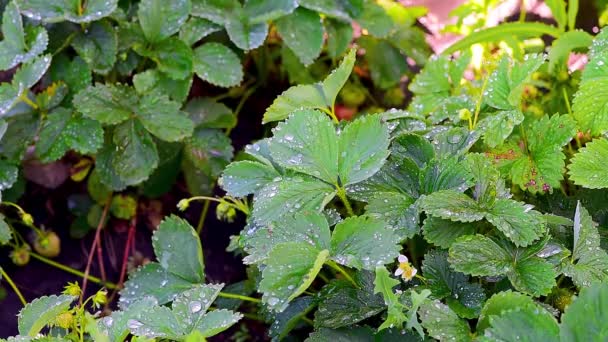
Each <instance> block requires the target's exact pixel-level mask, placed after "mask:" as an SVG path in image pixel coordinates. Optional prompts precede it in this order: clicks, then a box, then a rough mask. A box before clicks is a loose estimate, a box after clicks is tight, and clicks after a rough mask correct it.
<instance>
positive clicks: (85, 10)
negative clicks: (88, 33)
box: [16, 0, 118, 23]
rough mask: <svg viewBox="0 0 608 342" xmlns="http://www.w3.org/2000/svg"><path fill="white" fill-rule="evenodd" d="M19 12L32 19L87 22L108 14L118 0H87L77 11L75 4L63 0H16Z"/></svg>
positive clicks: (53, 21)
mask: <svg viewBox="0 0 608 342" xmlns="http://www.w3.org/2000/svg"><path fill="white" fill-rule="evenodd" d="M16 3H17V6H18V7H19V9H20V10H21V13H23V15H25V16H26V17H30V18H32V19H34V20H42V21H44V22H46V23H57V22H61V21H64V20H67V21H71V22H74V23H88V22H92V21H96V20H99V19H101V18H103V17H106V16H108V15H110V13H112V12H114V10H116V7H117V3H118V0H88V1H87V2H86V5H85V6H83V7H82V12H80V11H79V8H78V6H77V5H75V4H74V3H72V2H68V1H65V0H16Z"/></svg>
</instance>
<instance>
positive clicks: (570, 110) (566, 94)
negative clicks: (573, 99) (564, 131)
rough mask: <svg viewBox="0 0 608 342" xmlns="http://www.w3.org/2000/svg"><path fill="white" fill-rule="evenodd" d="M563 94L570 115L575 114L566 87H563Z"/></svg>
mask: <svg viewBox="0 0 608 342" xmlns="http://www.w3.org/2000/svg"><path fill="white" fill-rule="evenodd" d="M562 95H564V102H566V108H567V109H568V114H570V116H573V115H574V114H572V107H570V101H569V100H568V93H567V92H566V88H565V87H564V88H562Z"/></svg>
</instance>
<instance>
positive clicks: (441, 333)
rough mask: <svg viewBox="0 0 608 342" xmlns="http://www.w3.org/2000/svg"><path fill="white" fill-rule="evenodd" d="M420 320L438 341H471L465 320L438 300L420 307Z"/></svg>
mask: <svg viewBox="0 0 608 342" xmlns="http://www.w3.org/2000/svg"><path fill="white" fill-rule="evenodd" d="M419 314H420V320H421V321H422V326H423V327H424V328H425V329H426V330H427V332H428V334H429V335H430V336H431V337H433V338H436V339H438V340H439V341H453V340H456V341H471V340H472V339H471V331H470V328H469V325H468V323H467V322H466V321H464V320H462V319H460V318H459V317H458V316H457V315H456V314H455V313H454V311H452V310H451V309H450V308H449V307H448V306H447V305H445V304H443V303H441V302H440V301H438V300H435V301H432V302H427V303H424V304H423V305H422V306H421V307H420V311H419Z"/></svg>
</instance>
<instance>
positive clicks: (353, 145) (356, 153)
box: [317, 115, 389, 185]
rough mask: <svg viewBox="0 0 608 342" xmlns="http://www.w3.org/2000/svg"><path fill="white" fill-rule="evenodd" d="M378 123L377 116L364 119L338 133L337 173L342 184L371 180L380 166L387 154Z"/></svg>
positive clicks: (382, 127) (386, 138) (386, 142)
mask: <svg viewBox="0 0 608 342" xmlns="http://www.w3.org/2000/svg"><path fill="white" fill-rule="evenodd" d="M381 119H382V118H381V117H380V116H379V115H367V116H364V117H361V118H358V119H357V120H355V121H354V122H352V123H351V124H349V125H347V126H346V127H345V128H344V130H343V131H342V132H341V134H340V137H339V140H338V144H339V151H340V157H339V165H338V173H339V177H340V182H341V183H342V184H344V185H349V184H354V183H359V182H361V181H363V180H365V179H367V178H369V177H371V176H373V175H374V174H375V173H376V172H378V171H379V170H380V168H381V167H382V165H383V164H384V162H385V160H386V158H387V157H388V154H389V151H388V145H389V132H388V128H387V126H386V124H384V123H382V121H381ZM317 143H320V141H317ZM317 146H327V145H320V144H319V145H317ZM324 162H326V161H324Z"/></svg>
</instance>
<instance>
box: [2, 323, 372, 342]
mask: <svg viewBox="0 0 608 342" xmlns="http://www.w3.org/2000/svg"><path fill="white" fill-rule="evenodd" d="M305 341H306V342H326V341H333V342H372V341H374V333H373V331H372V329H371V328H370V327H367V326H364V327H360V326H353V327H349V328H342V329H327V328H321V329H319V330H316V331H314V332H312V333H311V334H310V335H309V336H308V338H307V339H306V340H305ZM11 342H12V341H11Z"/></svg>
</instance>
